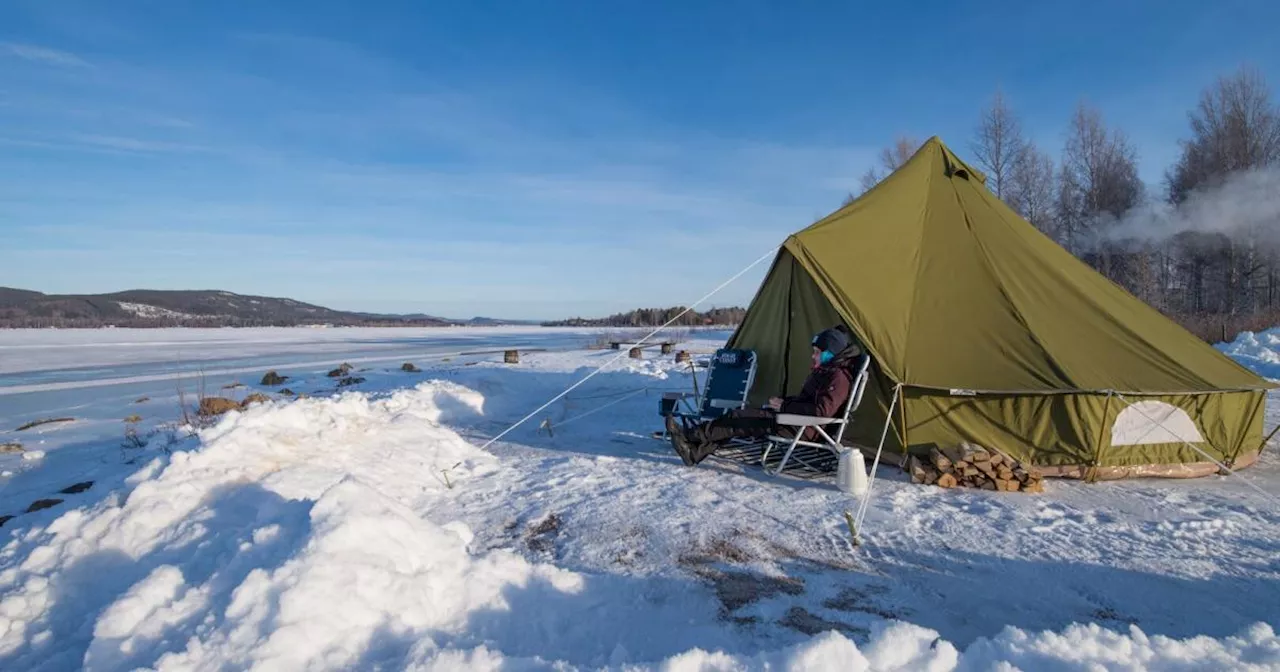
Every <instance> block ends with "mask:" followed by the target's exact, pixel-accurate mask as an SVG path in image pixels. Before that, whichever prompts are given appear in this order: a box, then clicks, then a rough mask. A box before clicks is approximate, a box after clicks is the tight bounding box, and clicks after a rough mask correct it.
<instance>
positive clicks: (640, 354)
mask: <svg viewBox="0 0 1280 672" xmlns="http://www.w3.org/2000/svg"><path fill="white" fill-rule="evenodd" d="M627 356H628V357H630V358H631V359H644V349H643V348H631V350H630V351H629V352H628V353H627Z"/></svg>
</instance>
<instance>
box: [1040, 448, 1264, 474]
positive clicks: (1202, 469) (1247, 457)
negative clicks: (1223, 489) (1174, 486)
mask: <svg viewBox="0 0 1280 672" xmlns="http://www.w3.org/2000/svg"><path fill="white" fill-rule="evenodd" d="M1257 461H1258V451H1256V450H1255V451H1252V452H1248V453H1242V454H1241V455H1240V457H1238V458H1237V459H1236V461H1235V464H1234V465H1232V467H1231V468H1232V469H1234V470H1237V471H1239V470H1240V469H1244V468H1246V467H1251V466H1253V464H1254V463H1255V462H1257ZM1036 469H1037V470H1039V471H1040V473H1042V474H1044V476H1046V477H1048V478H1079V479H1083V478H1085V477H1086V476H1087V474H1088V471H1089V467H1088V466H1085V465H1058V466H1043V467H1036ZM1219 471H1221V470H1220V469H1218V465H1216V464H1214V463H1212V462H1183V463H1179V464H1135V465H1126V466H1118V467H1097V469H1096V471H1095V473H1094V478H1096V479H1097V480H1100V481H1118V480H1121V479H1124V478H1202V477H1204V476H1212V475H1214V474H1216V473H1218V472H1219Z"/></svg>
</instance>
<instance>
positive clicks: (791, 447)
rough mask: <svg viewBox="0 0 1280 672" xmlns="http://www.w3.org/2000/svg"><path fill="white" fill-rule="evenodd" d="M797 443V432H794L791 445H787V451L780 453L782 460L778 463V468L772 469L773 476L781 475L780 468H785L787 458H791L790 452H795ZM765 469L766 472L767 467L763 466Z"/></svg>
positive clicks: (798, 441) (798, 438)
mask: <svg viewBox="0 0 1280 672" xmlns="http://www.w3.org/2000/svg"><path fill="white" fill-rule="evenodd" d="M797 443H800V434H799V433H796V438H794V439H792V440H791V445H789V446H787V452H785V453H783V454H782V461H781V462H779V463H778V468H777V469H776V470H774V472H773V475H774V476H781V475H782V470H783V469H786V468H787V460H790V459H791V453H793V452H795V449H796V444H797ZM765 471H766V473H767V472H768V467H766V468H765Z"/></svg>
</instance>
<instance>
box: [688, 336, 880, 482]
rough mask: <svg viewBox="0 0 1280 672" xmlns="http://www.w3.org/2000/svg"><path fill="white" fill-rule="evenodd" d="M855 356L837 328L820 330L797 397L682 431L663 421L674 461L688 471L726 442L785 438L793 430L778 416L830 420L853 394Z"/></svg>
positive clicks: (858, 351) (853, 345)
mask: <svg viewBox="0 0 1280 672" xmlns="http://www.w3.org/2000/svg"><path fill="white" fill-rule="evenodd" d="M861 354H862V349H861V348H859V347H858V345H857V344H856V343H855V342H854V340H853V337H852V335H851V334H850V333H849V332H848V330H847V329H846V328H845V327H844V326H843V325H840V326H836V327H832V328H830V329H825V330H823V331H822V332H821V333H819V334H818V335H817V336H814V337H813V369H812V371H811V372H810V373H809V377H808V378H806V379H805V381H804V386H803V387H802V388H801V390H800V393H799V394H797V395H795V396H791V397H787V398H785V399H781V398H778V397H774V398H772V399H770V400H769V403H768V405H767V406H766V407H765V408H743V409H737V410H732V411H729V412H728V413H725V414H724V415H723V416H721V417H719V418H717V419H715V420H712V421H710V422H704V423H702V424H700V425H697V426H696V427H692V428H689V429H687V430H686V429H685V428H683V427H681V426H680V423H679V421H678V420H677V419H676V418H675V416H672V415H668V416H667V418H666V425H667V433H668V434H669V435H670V437H671V445H672V446H673V447H674V448H675V450H676V454H677V455H679V456H680V459H681V460H683V461H684V463H685V464H686V465H688V466H690V467H692V466H694V465H696V464H698V463H699V462H701V461H703V460H705V459H706V458H707V457H708V456H710V455H711V454H712V453H714V452H716V450H718V449H719V448H720V447H722V446H723V445H724V444H725V443H727V442H728V441H729V440H730V439H740V438H750V439H763V438H765V437H767V436H770V435H778V436H787V435H788V434H790V432H792V431H793V430H792V429H791V428H789V427H779V426H778V424H777V423H776V422H775V420H776V419H777V417H778V414H779V413H791V414H794V415H811V416H817V417H821V418H833V417H836V414H837V413H839V412H840V411H841V409H842V408H843V405H844V403H845V402H846V401H848V400H849V394H850V393H851V392H852V390H853V372H852V371H850V364H851V363H852V362H853V360H854V359H856V358H857V357H858V356H860V355H861ZM809 431H810V432H812V430H809ZM790 435H791V436H794V434H790Z"/></svg>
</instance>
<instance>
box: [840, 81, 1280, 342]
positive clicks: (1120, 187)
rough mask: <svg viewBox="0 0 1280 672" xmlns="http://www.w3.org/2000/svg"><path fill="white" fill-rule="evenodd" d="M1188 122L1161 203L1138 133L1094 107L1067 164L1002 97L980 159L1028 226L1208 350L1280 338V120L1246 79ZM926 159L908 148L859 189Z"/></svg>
mask: <svg viewBox="0 0 1280 672" xmlns="http://www.w3.org/2000/svg"><path fill="white" fill-rule="evenodd" d="M1188 120H1189V128H1188V131H1187V135H1186V136H1185V137H1184V138H1182V139H1181V141H1180V146H1181V151H1180V154H1179V158H1178V160H1177V162H1176V163H1175V164H1174V165H1173V166H1171V167H1170V168H1169V169H1168V170H1167V171H1166V174H1165V177H1164V180H1163V183H1162V184H1161V185H1159V187H1157V188H1153V189H1147V187H1146V186H1145V185H1144V184H1143V183H1142V181H1141V179H1140V178H1139V177H1138V170H1137V159H1138V153H1137V149H1136V148H1135V147H1134V145H1133V143H1132V142H1131V141H1130V140H1129V138H1128V137H1127V136H1126V135H1125V133H1124V132H1123V131H1121V130H1119V129H1116V128H1112V127H1109V126H1108V125H1107V124H1106V122H1105V120H1104V119H1103V116H1102V113H1101V112H1100V111H1099V110H1097V109H1096V108H1094V107H1091V106H1090V105H1088V104H1086V103H1083V102H1082V103H1080V104H1079V105H1078V106H1077V108H1076V109H1075V111H1074V112H1073V114H1072V115H1071V118H1070V120H1069V121H1068V124H1067V128H1066V131H1065V133H1064V139H1063V145H1062V149H1061V152H1060V154H1059V157H1058V159H1057V161H1055V160H1054V159H1053V158H1052V157H1051V156H1050V155H1049V154H1048V153H1046V152H1045V151H1044V150H1043V149H1042V148H1040V147H1038V146H1036V145H1035V144H1034V143H1033V142H1032V141H1031V140H1029V139H1028V138H1026V137H1025V136H1024V135H1023V132H1022V128H1021V125H1020V123H1019V121H1018V119H1017V116H1016V115H1015V114H1014V112H1013V110H1012V109H1011V108H1010V107H1009V105H1008V104H1007V102H1006V101H1005V98H1004V96H1003V95H1002V94H1001V93H999V92H997V93H996V95H995V96H994V98H993V99H992V101H991V103H990V105H989V106H988V107H987V108H986V109H984V110H983V111H982V113H981V115H980V117H979V120H978V123H977V126H976V129H975V132H974V137H973V139H972V142H971V145H970V156H971V157H972V158H973V159H974V163H975V164H977V167H980V168H981V169H982V170H984V171H985V172H986V173H987V187H988V188H989V189H991V191H992V192H993V193H994V194H996V196H998V197H999V198H1001V199H1002V200H1003V201H1004V202H1005V203H1006V204H1008V205H1009V206H1010V207H1011V208H1012V209H1013V210H1015V211H1016V212H1018V214H1020V215H1021V216H1022V217H1023V218H1025V219H1026V220H1027V221H1029V222H1030V223H1031V224H1032V225H1034V226H1035V227H1036V228H1038V229H1040V230H1041V231H1042V232H1044V233H1045V234H1046V235H1048V236H1050V237H1051V238H1053V239H1054V240H1055V241H1057V242H1058V243H1059V244H1060V245H1062V246H1063V247H1064V248H1066V249H1067V250H1069V251H1070V252H1072V253H1073V254H1075V255H1076V256H1077V257H1078V258H1080V259H1081V260H1083V261H1084V262H1086V263H1088V264H1089V265H1090V266H1091V267H1093V268H1094V269H1096V270H1098V271H1099V272H1101V273H1102V274H1103V275H1105V276H1107V277H1108V278H1110V279H1111V280H1112V281H1114V282H1116V283H1118V284H1119V285H1121V286H1123V287H1124V288H1125V289H1127V290H1129V291H1130V292H1131V293H1133V294H1134V295H1135V296H1137V297H1139V298H1141V299H1142V300H1144V301H1146V302H1147V303H1149V304H1151V305H1152V306H1154V307H1155V308H1157V309H1159V310H1161V311H1163V312H1165V313H1166V314H1168V315H1170V316H1172V317H1174V318H1175V319H1177V320H1178V321H1180V322H1181V323H1182V324H1183V325H1184V326H1187V327H1188V328H1190V329H1191V330H1192V331H1193V332H1195V333H1196V334H1197V335H1199V336H1201V337H1202V338H1205V339H1206V340H1214V341H1216V340H1220V339H1222V338H1224V337H1225V338H1231V337H1234V335H1235V333H1236V332H1238V331H1240V330H1242V329H1254V330H1256V329H1259V328H1265V327H1268V326H1274V325H1276V324H1280V194H1278V193H1277V190H1280V106H1277V104H1276V101H1275V99H1274V98H1273V96H1272V92H1271V90H1270V88H1269V87H1268V85H1267V83H1266V81H1265V80H1264V78H1263V76H1262V75H1261V73H1260V72H1258V71H1257V70H1254V69H1251V68H1242V69H1240V70H1239V71H1237V72H1235V73H1233V74H1231V75H1228V76H1224V77H1221V78H1219V79H1218V80H1217V81H1216V82H1214V83H1213V84H1212V85H1210V86H1209V87H1207V88H1206V89H1205V90H1204V91H1203V93H1202V94H1201V96H1200V100H1199V101H1198V103H1197V104H1196V106H1195V107H1194V108H1193V109H1192V110H1191V111H1190V112H1189V114H1188ZM918 146H919V143H918V142H915V141H913V140H911V139H910V138H905V137H904V138H899V139H898V140H897V141H896V142H895V143H894V145H893V146H891V147H889V148H887V149H885V150H884V151H883V152H882V154H881V156H880V166H877V167H876V168H874V169H872V170H871V171H869V172H868V173H867V174H866V175H864V176H863V178H862V183H861V185H860V186H861V187H862V188H863V189H864V190H865V189H869V188H870V187H872V186H874V185H875V184H876V183H877V182H878V181H879V180H880V179H882V178H883V176H884V175H885V174H886V173H884V172H882V171H892V170H893V169H895V168H897V167H898V166H899V165H901V164H902V163H904V162H905V161H906V159H907V158H909V156H910V154H911V153H912V152H914V149H915V148H916V147H918Z"/></svg>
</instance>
